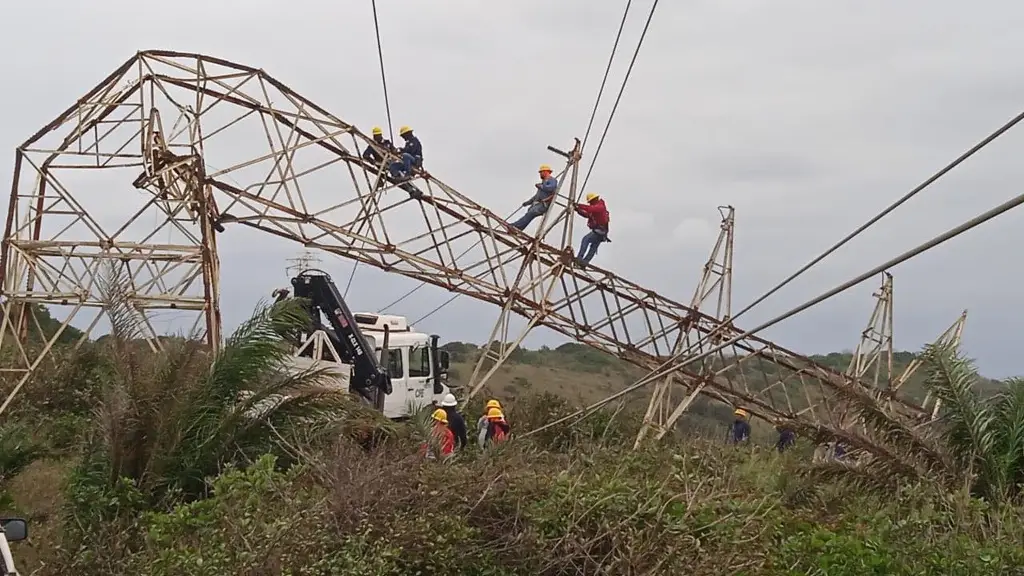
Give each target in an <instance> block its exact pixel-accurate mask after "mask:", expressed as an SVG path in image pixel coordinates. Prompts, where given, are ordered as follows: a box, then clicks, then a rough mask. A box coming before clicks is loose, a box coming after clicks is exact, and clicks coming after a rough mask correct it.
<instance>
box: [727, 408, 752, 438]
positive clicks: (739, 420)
mask: <svg viewBox="0 0 1024 576" xmlns="http://www.w3.org/2000/svg"><path fill="white" fill-rule="evenodd" d="M733 415H735V416H736V419H735V420H734V421H733V423H732V429H731V430H730V434H729V441H730V442H731V443H732V444H739V443H741V442H746V441H748V440H750V422H748V421H747V419H748V418H750V414H749V413H748V412H747V411H746V410H744V409H743V408H737V409H736V410H735V411H733Z"/></svg>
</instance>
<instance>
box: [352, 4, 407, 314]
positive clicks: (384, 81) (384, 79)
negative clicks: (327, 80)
mask: <svg viewBox="0 0 1024 576" xmlns="http://www.w3.org/2000/svg"><path fill="white" fill-rule="evenodd" d="M371 5H372V6H373V31H374V33H375V34H376V36H377V60H378V61H380V83H381V85H383V87H384V111H385V112H386V113H387V117H388V138H390V139H391V141H392V142H394V141H395V134H394V132H393V131H392V129H391V102H390V101H389V100H388V76H387V74H385V72H384V49H383V47H382V46H381V42H380V23H379V22H378V20H377V0H372V2H371ZM358 269H359V261H358V260H357V261H356V263H355V264H353V265H352V273H351V274H349V275H348V283H346V284H345V293H344V294H343V295H342V297H344V298H347V297H348V290H349V288H351V287H352V280H354V279H355V277H356V270H358Z"/></svg>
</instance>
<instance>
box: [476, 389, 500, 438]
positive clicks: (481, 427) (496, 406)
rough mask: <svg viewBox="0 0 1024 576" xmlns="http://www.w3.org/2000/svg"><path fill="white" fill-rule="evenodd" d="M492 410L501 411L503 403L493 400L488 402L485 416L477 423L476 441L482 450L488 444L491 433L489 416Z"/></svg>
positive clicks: (485, 407)
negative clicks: (488, 436)
mask: <svg viewBox="0 0 1024 576" xmlns="http://www.w3.org/2000/svg"><path fill="white" fill-rule="evenodd" d="M491 410H498V411H501V402H498V401H497V400H495V399H493V398H492V399H490V400H488V401H487V404H486V405H485V406H484V413H483V415H481V416H480V419H479V420H477V421H476V441H477V444H479V445H480V447H481V448H483V447H484V446H485V445H486V444H487V435H488V433H489V432H490V421H489V420H488V419H487V414H488V413H489V412H490V411H491ZM502 417H503V418H504V413H502Z"/></svg>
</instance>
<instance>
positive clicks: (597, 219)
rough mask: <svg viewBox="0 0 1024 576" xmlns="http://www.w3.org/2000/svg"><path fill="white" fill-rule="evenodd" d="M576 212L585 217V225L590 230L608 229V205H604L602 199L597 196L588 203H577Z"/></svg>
mask: <svg viewBox="0 0 1024 576" xmlns="http://www.w3.org/2000/svg"><path fill="white" fill-rule="evenodd" d="M576 212H577V213H579V215H580V216H586V217H587V226H588V227H589V228H590V229H591V230H593V229H594V228H600V229H602V230H608V223H609V221H610V215H609V214H608V207H607V206H605V205H604V200H602V199H600V198H598V199H597V200H595V201H594V202H592V203H590V204H577V205H576Z"/></svg>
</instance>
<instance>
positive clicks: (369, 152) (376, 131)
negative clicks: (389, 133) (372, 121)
mask: <svg viewBox="0 0 1024 576" xmlns="http://www.w3.org/2000/svg"><path fill="white" fill-rule="evenodd" d="M373 141H374V142H375V143H376V144H377V146H378V147H379V148H383V149H384V150H386V151H388V152H390V153H392V154H395V155H398V150H395V145H394V144H392V143H391V140H385V139H384V131H383V130H381V128H380V126H374V127H373ZM363 159H364V160H369V161H370V162H373V163H374V164H377V165H378V166H379V165H380V163H381V162H383V161H384V156H382V155H381V153H380V152H378V151H377V150H376V148H374V146H373V144H367V145H366V150H363Z"/></svg>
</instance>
